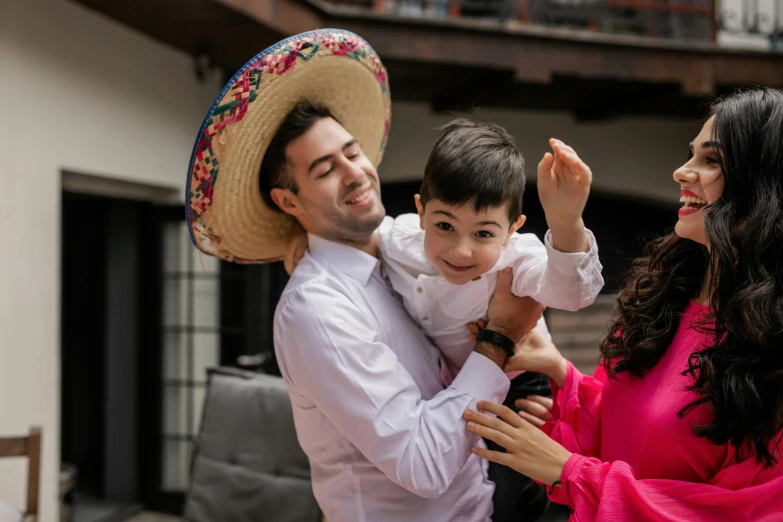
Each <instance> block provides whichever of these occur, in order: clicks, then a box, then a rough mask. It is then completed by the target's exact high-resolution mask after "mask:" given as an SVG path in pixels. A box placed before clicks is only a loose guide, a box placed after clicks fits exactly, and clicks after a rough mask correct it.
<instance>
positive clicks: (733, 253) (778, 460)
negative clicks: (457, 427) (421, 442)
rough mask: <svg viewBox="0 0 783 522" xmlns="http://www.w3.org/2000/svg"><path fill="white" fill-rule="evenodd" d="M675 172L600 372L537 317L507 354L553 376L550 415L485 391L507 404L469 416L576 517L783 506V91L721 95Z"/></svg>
mask: <svg viewBox="0 0 783 522" xmlns="http://www.w3.org/2000/svg"><path fill="white" fill-rule="evenodd" d="M674 180H675V182H677V183H678V184H679V185H680V189H681V190H680V195H681V201H682V202H683V203H684V205H683V207H682V208H681V209H680V210H679V220H678V222H677V224H676V226H675V229H674V233H673V234H671V235H669V236H666V237H663V238H660V239H658V240H656V241H654V242H653V243H652V244H651V245H649V246H648V250H647V252H648V254H649V255H648V257H645V258H642V259H639V260H637V261H636V262H635V263H634V267H633V269H632V273H631V275H630V277H629V279H628V283H627V285H626V287H625V289H624V290H623V291H622V293H621V294H620V296H619V298H618V310H617V319H616V321H615V323H614V325H613V326H612V327H611V329H610V331H609V334H608V335H607V337H606V339H605V340H604V341H603V343H602V344H601V354H602V357H601V359H602V365H601V367H599V370H598V371H597V372H596V375H595V376H593V377H588V376H585V375H582V374H581V373H579V371H578V370H576V369H575V368H574V367H573V365H572V364H571V363H570V362H567V361H566V360H565V359H563V357H562V356H561V355H560V353H559V352H558V351H557V349H556V348H555V347H554V345H552V344H551V343H550V342H549V341H547V340H546V339H544V338H543V336H541V335H538V334H536V333H535V332H533V333H532V334H531V335H529V336H528V339H527V340H526V342H525V343H524V344H523V345H522V346H520V347H518V348H517V355H516V356H515V357H513V358H512V359H510V360H509V362H508V370H532V371H540V372H542V373H545V374H546V375H548V376H549V377H550V379H551V381H552V384H553V389H554V397H553V401H554V403H553V407H552V412H551V418H552V420H551V421H550V422H548V423H547V424H546V425H545V426H544V431H541V430H539V429H537V428H536V427H535V426H534V425H533V424H531V423H530V422H529V421H528V420H525V419H530V418H531V417H530V416H529V415H527V416H525V415H523V416H522V417H520V416H519V415H516V414H514V413H513V412H512V411H511V410H509V409H507V408H504V407H502V406H499V405H497V404H492V403H479V404H478V409H479V410H483V411H487V412H489V413H492V414H495V415H498V417H497V418H496V417H493V416H490V415H486V414H484V413H480V412H475V411H471V410H468V411H466V412H465V417H466V418H467V419H468V420H469V422H468V429H470V430H471V431H473V432H475V433H477V434H479V435H481V436H483V437H486V438H488V439H491V440H493V441H495V442H497V443H498V444H500V445H501V446H503V447H504V448H506V450H507V453H498V452H490V451H488V450H485V449H481V448H476V449H474V452H475V453H476V454H477V455H479V456H481V457H483V458H485V459H488V460H491V461H494V462H499V463H501V464H505V465H507V466H510V467H512V468H514V469H516V470H517V471H518V472H520V473H522V474H524V475H527V476H529V477H531V478H533V479H536V480H538V481H540V482H542V483H544V484H548V485H550V486H551V487H548V489H549V490H550V496H551V498H552V500H554V501H555V502H559V503H561V504H566V505H568V506H570V507H571V509H572V510H573V516H572V520H578V521H591V520H608V521H613V522H617V521H627V522H631V521H633V522H638V521H647V520H650V521H652V520H654V521H675V520H677V521H687V522H697V521H707V520H709V521H714V520H727V521H743V522H744V521H762V520H763V521H773V520H776V521H777V520H783V454H782V450H783V444H781V437H782V435H783V93H781V92H779V91H776V90H771V89H755V90H751V91H747V92H742V93H739V94H735V95H733V96H730V97H728V98H726V99H724V100H723V101H721V102H719V103H717V104H716V105H715V106H714V107H713V110H712V114H711V116H710V118H709V119H708V120H707V121H706V123H705V124H704V126H703V128H702V130H701V132H700V133H699V135H698V136H697V137H696V140H695V141H694V142H693V143H692V144H691V145H690V157H689V158H688V161H687V162H686V163H685V164H684V165H683V166H682V167H680V168H679V169H677V171H676V172H675V173H674ZM524 405H525V406H531V403H529V402H528V403H525V404H524ZM541 410H543V408H541V407H540V406H538V411H539V412H540V411H541ZM529 411H533V412H535V411H536V410H533V409H532V407H531V408H530V409H529ZM544 432H546V433H548V434H549V435H550V436H551V438H549V437H547V436H546V435H545V433H544Z"/></svg>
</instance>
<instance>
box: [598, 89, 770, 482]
mask: <svg viewBox="0 0 783 522" xmlns="http://www.w3.org/2000/svg"><path fill="white" fill-rule="evenodd" d="M711 116H714V117H715V120H714V126H713V137H712V139H713V140H715V141H717V142H718V143H720V145H721V153H720V154H719V153H717V151H716V159H717V160H718V163H719V165H720V169H721V172H722V175H723V178H724V183H725V186H724V189H723V194H722V195H721V196H720V197H719V198H718V200H717V201H715V202H714V203H712V204H711V205H709V206H708V207H706V208H705V210H704V212H705V216H704V226H705V233H706V237H707V239H708V241H709V245H710V248H709V250H708V249H707V248H706V247H705V246H703V245H701V244H699V243H696V242H694V241H690V240H687V239H682V238H680V237H678V236H676V235H675V234H673V233H672V234H670V235H668V236H665V237H662V238H659V239H656V240H654V241H653V242H652V243H650V244H649V245H647V247H646V251H645V257H642V258H640V259H637V260H636V261H634V264H633V267H632V269H631V272H630V274H629V277H628V281H627V284H626V287H625V289H624V290H623V291H622V292H621V293H620V295H619V297H618V300H617V301H618V307H617V319H616V321H615V322H614V324H613V326H612V328H611V329H610V332H609V334H608V335H607V337H606V338H605V339H604V341H603V342H602V343H601V354H602V356H601V358H602V364H603V365H604V367H605V368H606V369H607V371H608V373H609V375H610V376H612V377H614V376H616V375H617V374H618V373H621V372H628V373H629V374H630V375H632V376H635V377H641V376H643V375H644V373H645V372H646V371H647V370H649V369H650V368H652V367H653V366H655V364H657V363H658V361H660V359H661V357H662V356H663V354H664V353H665V352H666V349H667V348H668V347H669V345H670V344H671V342H672V340H673V339H674V335H675V333H676V331H677V328H678V326H679V318H680V314H681V313H682V312H683V310H684V309H685V307H686V306H687V304H688V301H689V300H690V299H692V298H695V297H697V296H698V295H699V292H700V290H701V288H702V284H703V283H704V281H705V277H706V274H707V272H708V267H712V268H711V269H710V270H709V272H710V277H709V282H708V290H709V292H708V295H709V296H710V297H709V305H710V307H711V310H712V311H711V314H710V315H711V317H710V319H709V320H708V321H706V322H705V323H704V324H703V325H701V328H703V329H706V331H709V332H711V333H714V337H713V341H712V345H711V346H708V347H707V348H706V349H704V348H701V349H697V348H694V352H693V353H692V354H691V356H690V359H689V364H688V368H687V369H686V370H685V371H684V372H683V374H684V375H688V374H689V375H692V376H693V378H694V383H693V385H692V387H691V389H692V390H693V391H695V392H696V393H697V395H698V399H696V400H695V401H693V402H692V403H690V404H689V405H687V406H686V407H685V408H684V409H683V410H682V411H680V412H679V414H680V416H681V417H682V416H685V415H686V414H687V413H688V412H689V411H690V410H692V409H693V408H695V407H696V406H699V405H701V404H706V405H708V406H709V407H710V409H711V412H712V420H711V422H710V423H709V424H706V425H694V427H693V428H694V431H695V433H696V434H697V435H698V436H701V437H705V438H707V439H708V440H710V441H712V442H713V443H715V444H726V443H731V444H732V445H733V446H734V447H735V451H736V456H737V458H738V459H740V455H741V450H742V449H743V448H744V449H746V450H749V451H750V454H755V457H756V459H757V461H758V462H760V463H762V462H763V464H764V465H765V466H772V465H774V464H775V463H776V462H777V458H778V457H779V456H780V455H779V452H778V448H779V447H780V438H781V431H782V430H783V92H781V91H777V90H773V89H760V88H759V89H753V90H748V91H744V92H739V93H736V94H733V95H731V96H728V97H727V98H724V99H723V100H721V101H719V102H718V103H716V104H715V105H713V108H712V111H711ZM713 321H714V323H713Z"/></svg>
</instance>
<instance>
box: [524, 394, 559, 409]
mask: <svg viewBox="0 0 783 522" xmlns="http://www.w3.org/2000/svg"><path fill="white" fill-rule="evenodd" d="M527 400H529V401H533V402H537V403H538V404H540V405H541V406H543V407H544V408H546V409H547V410H549V411H552V406H553V404H554V403H553V402H552V397H544V396H543V395H528V396H527Z"/></svg>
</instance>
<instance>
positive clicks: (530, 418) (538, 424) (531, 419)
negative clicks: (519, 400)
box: [517, 410, 546, 428]
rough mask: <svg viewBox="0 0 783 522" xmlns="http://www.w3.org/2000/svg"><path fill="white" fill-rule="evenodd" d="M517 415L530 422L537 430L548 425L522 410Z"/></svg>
mask: <svg viewBox="0 0 783 522" xmlns="http://www.w3.org/2000/svg"><path fill="white" fill-rule="evenodd" d="M517 414H518V415H519V416H520V417H522V418H523V419H525V420H526V421H528V422H529V423H530V424H532V425H533V426H535V427H536V428H540V427H541V426H543V425H544V424H546V422H544V421H543V420H541V419H539V418H538V417H534V416H533V415H530V414H529V413H528V412H526V411H523V410H520V411H519V412H518V413H517Z"/></svg>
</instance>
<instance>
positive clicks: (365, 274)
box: [307, 234, 380, 285]
mask: <svg viewBox="0 0 783 522" xmlns="http://www.w3.org/2000/svg"><path fill="white" fill-rule="evenodd" d="M307 242H308V247H307V248H308V250H309V251H310V255H311V256H313V257H314V258H315V259H317V260H319V261H322V262H325V263H328V264H329V265H330V266H334V267H335V268H337V269H338V270H340V271H342V272H345V273H346V274H347V275H349V276H351V277H352V278H354V279H355V280H356V281H358V282H360V283H361V284H362V285H367V282H368V281H369V280H370V276H371V275H372V273H373V271H374V270H375V269H376V268H377V267H378V265H379V264H380V261H379V260H378V258H377V257H373V256H371V255H370V254H368V253H366V252H362V251H361V250H359V249H358V248H355V247H352V246H348V245H344V244H342V243H337V242H335V241H330V240H328V239H324V238H322V237H320V236H316V235H314V234H307Z"/></svg>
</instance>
